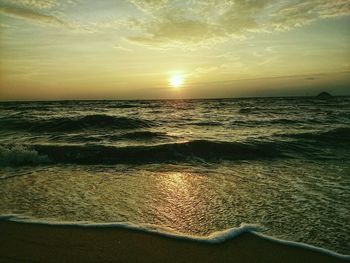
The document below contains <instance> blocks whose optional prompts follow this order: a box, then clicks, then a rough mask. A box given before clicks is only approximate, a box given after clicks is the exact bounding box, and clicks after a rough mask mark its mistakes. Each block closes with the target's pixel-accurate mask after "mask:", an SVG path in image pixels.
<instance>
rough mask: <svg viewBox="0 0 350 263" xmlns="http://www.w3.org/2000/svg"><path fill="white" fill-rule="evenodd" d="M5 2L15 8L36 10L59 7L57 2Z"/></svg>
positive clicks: (51, 0)
mask: <svg viewBox="0 0 350 263" xmlns="http://www.w3.org/2000/svg"><path fill="white" fill-rule="evenodd" d="M5 2H7V3H9V4H13V5H17V6H22V7H28V8H36V9H50V8H53V7H55V6H58V5H59V2H58V1H57V0H5Z"/></svg>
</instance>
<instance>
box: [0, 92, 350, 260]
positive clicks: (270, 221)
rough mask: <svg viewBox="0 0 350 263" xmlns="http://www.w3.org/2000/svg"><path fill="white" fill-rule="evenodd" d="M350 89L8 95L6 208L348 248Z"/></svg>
mask: <svg viewBox="0 0 350 263" xmlns="http://www.w3.org/2000/svg"><path fill="white" fill-rule="evenodd" d="M349 200H350V97H336V98H333V99H330V100H318V99H314V98H251V99H220V100H168V101H53V102H2V103H0V213H1V214H3V215H4V214H15V215H18V216H26V217H28V218H31V219H32V220H45V221H49V222H50V221H55V222H57V221H59V222H68V221H69V222H77V223H78V222H91V223H109V222H132V223H134V224H152V225H156V226H162V227H168V228H170V229H173V230H175V231H177V232H180V233H183V234H188V235H207V234H209V233H211V232H214V231H218V230H224V229H228V228H232V227H239V226H240V225H241V224H242V223H246V224H257V225H259V226H261V227H262V231H263V233H264V234H267V235H270V236H275V237H278V238H283V239H287V240H292V241H297V242H304V243H308V244H312V245H316V246H320V247H323V248H327V249H331V250H334V251H337V252H340V253H344V254H350V224H349V222H350V205H349V203H350V202H349Z"/></svg>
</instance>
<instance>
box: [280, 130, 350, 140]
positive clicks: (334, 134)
mask: <svg viewBox="0 0 350 263" xmlns="http://www.w3.org/2000/svg"><path fill="white" fill-rule="evenodd" d="M281 136H283V137H290V138H297V139H310V140H315V141H323V142H340V143H343V142H350V127H339V128H335V129H331V130H328V131H324V132H306V133H295V134H284V135H281Z"/></svg>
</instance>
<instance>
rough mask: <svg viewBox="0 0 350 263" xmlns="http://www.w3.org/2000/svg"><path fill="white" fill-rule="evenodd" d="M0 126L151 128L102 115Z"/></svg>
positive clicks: (36, 129)
mask: <svg viewBox="0 0 350 263" xmlns="http://www.w3.org/2000/svg"><path fill="white" fill-rule="evenodd" d="M0 124H1V125H2V127H5V129H8V130H11V129H14V130H23V129H24V130H29V131H34V132H64V131H66V132H68V131H77V130H83V129H102V128H103V129H106V128H113V129H136V128H145V127H151V126H152V123H151V122H150V121H147V120H142V119H138V118H128V117H118V116H110V115H103V114H95V115H86V116H83V117H75V118H69V117H64V118H53V119H44V120H43V119H39V120H38V119H36V120H33V119H13V118H3V119H1V120H0Z"/></svg>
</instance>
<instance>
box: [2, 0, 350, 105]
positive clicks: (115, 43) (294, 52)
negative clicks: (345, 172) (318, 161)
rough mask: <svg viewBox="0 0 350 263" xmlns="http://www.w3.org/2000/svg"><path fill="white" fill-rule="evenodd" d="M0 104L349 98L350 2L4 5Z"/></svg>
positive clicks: (34, 0)
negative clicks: (323, 95)
mask: <svg viewBox="0 0 350 263" xmlns="http://www.w3.org/2000/svg"><path fill="white" fill-rule="evenodd" d="M0 30H1V31H0V55H1V64H0V100H22V99H25V100H32V99H33V100H45V99H50V100H51V99H150V98H207V97H241V96H283V95H286V96H290V95H315V94H317V93H318V92H320V91H323V90H325V91H328V92H331V93H333V94H335V95H346V94H350V74H349V72H350V1H349V0H332V1H331V0H309V1H296V0H286V1H274V0H221V1H219V0H190V1H179V0H177V1H176V0H175V1H171V0H101V1H96V0H62V1H59V0H41V1H39V0H0Z"/></svg>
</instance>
